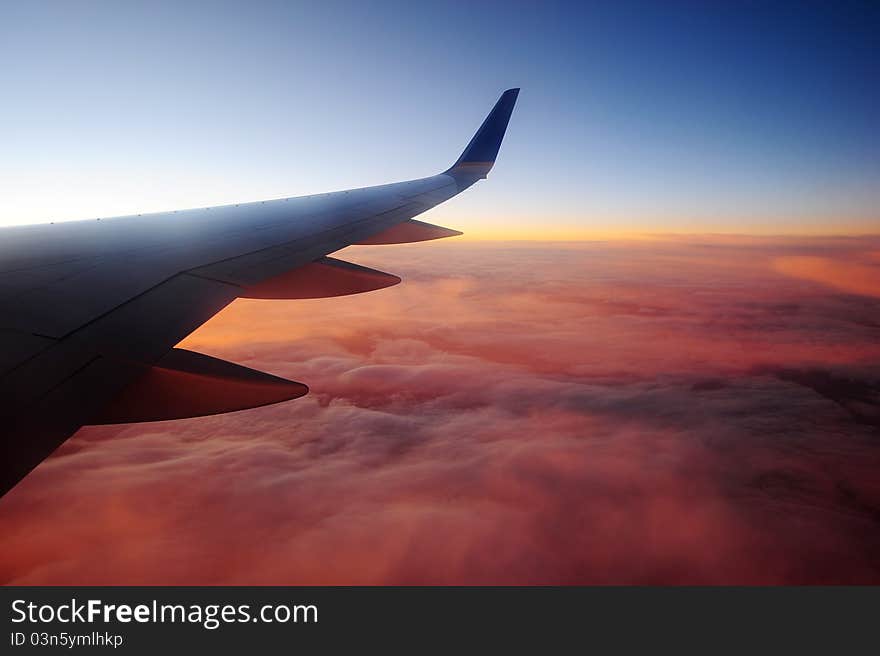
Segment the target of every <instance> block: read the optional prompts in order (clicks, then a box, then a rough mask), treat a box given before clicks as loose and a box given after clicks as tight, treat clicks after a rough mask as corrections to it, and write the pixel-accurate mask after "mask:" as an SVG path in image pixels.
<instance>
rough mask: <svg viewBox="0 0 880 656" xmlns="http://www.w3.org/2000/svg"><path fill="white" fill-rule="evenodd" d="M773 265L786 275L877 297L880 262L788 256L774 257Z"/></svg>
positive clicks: (879, 294)
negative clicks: (879, 263)
mask: <svg viewBox="0 0 880 656" xmlns="http://www.w3.org/2000/svg"><path fill="white" fill-rule="evenodd" d="M868 257H869V258H872V259H874V260H876V259H877V254H876V253H870V254H868ZM866 259H867V258H866ZM773 266H774V268H775V269H776V270H777V271H779V272H780V273H784V274H785V275H787V276H792V277H795V278H801V279H803V280H811V281H813V282H818V283H820V284H822V285H828V286H829V287H833V288H835V289H839V290H841V291H845V292H849V293H852V294H862V295H864V296H874V297H880V265H878V264H873V263H870V261H867V262H864V263H863V262H848V261H839V260H834V259H831V258H827V257H815V256H809V255H789V256H785V257H779V258H776V259H775V260H774V262H773Z"/></svg>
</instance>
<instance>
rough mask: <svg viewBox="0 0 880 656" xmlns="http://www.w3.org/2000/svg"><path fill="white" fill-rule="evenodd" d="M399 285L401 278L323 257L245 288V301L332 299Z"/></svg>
mask: <svg viewBox="0 0 880 656" xmlns="http://www.w3.org/2000/svg"><path fill="white" fill-rule="evenodd" d="M399 282H400V278H399V277H398V276H395V275H392V274H390V273H385V272H383V271H377V270H376V269H370V268H368V267H365V266H360V265H359V264H353V263H351V262H345V261H344V260H337V259H336V258H334V257H322V258H321V259H319V260H316V261H314V262H312V263H310V264H306V265H304V266H301V267H298V268H296V269H293V270H292V271H288V272H286V273H282V274H280V275H277V276H274V277H272V278H269V279H268V280H264V281H263V282H260V283H257V284H255V285H250V286H247V287H245V288H244V293H243V294H241V298H257V299H277V300H292V299H300V298H329V297H331V296H347V295H349V294H361V293H363V292H371V291H374V290H377V289H384V288H385V287H391V286H392V285H396V284H398V283H399Z"/></svg>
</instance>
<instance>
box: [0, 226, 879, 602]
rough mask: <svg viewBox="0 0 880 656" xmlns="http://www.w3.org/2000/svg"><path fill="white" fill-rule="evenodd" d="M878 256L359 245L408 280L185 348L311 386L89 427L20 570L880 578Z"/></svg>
mask: <svg viewBox="0 0 880 656" xmlns="http://www.w3.org/2000/svg"><path fill="white" fill-rule="evenodd" d="M878 252H880V251H878V242H876V241H872V240H869V239H857V240H801V241H793V240H771V239H766V240H733V239H728V240H720V239H704V240H685V239H675V240H666V241H652V242H607V243H587V244H568V245H566V244H535V243H531V244H520V245H510V244H508V245H505V244H467V243H464V244H454V243H450V244H445V243H443V244H436V245H434V244H427V245H412V246H399V247H374V248H365V247H364V248H356V249H349V250H348V251H346V252H345V253H343V254H342V257H347V258H349V259H351V260H352V261H356V262H358V263H362V264H365V265H367V266H372V267H376V268H379V269H384V270H388V271H391V272H393V273H397V274H400V275H402V276H403V278H404V283H403V284H402V285H399V286H397V287H393V288H390V289H387V290H382V291H379V292H375V293H371V294H365V295H361V296H357V297H349V298H337V299H326V300H311V301H298V302H289V303H288V302H276V301H239V302H237V303H235V304H233V305H232V306H230V307H229V308H228V309H227V310H226V311H225V312H223V313H222V314H221V315H218V316H217V317H216V318H215V319H213V320H212V321H211V322H209V323H208V324H206V325H205V326H204V327H203V328H202V329H200V330H199V331H198V332H197V333H195V334H194V335H192V336H191V337H190V338H189V339H188V340H187V341H186V343H185V344H184V345H185V346H186V347H187V348H190V349H193V350H198V351H202V352H206V353H209V354H211V355H214V356H217V357H222V358H226V359H229V360H233V361H235V362H240V363H242V364H245V365H247V366H250V367H255V368H258V369H263V370H266V371H269V372H271V373H274V374H277V375H281V376H285V377H288V378H291V379H294V380H299V381H302V382H305V383H307V384H308V385H309V386H310V387H311V390H312V393H311V394H310V395H309V396H307V397H304V398H302V399H299V400H296V401H293V402H290V403H286V404H281V405H277V406H272V407H267V408H261V409H256V410H251V411H245V412H240V413H234V414H230V415H224V416H219V417H210V418H202V419H192V420H186V421H180V422H167V423H156V424H143V425H132V426H116V427H92V428H86V429H83V430H82V431H80V433H78V434H77V436H76V437H74V438H73V439H71V440H70V441H68V443H67V444H65V445H64V446H63V447H62V448H61V449H60V450H59V451H58V452H57V453H56V454H55V456H53V457H52V458H50V459H49V460H48V461H47V462H45V463H44V464H43V465H41V466H40V467H39V468H38V469H37V470H36V471H34V472H33V473H32V474H31V475H30V476H29V477H28V478H27V479H26V480H25V481H23V482H22V483H21V484H20V485H19V486H18V487H17V488H15V489H14V490H13V491H12V492H11V493H10V494H8V495H7V496H6V497H4V498H3V499H2V500H0V527H2V533H0V581H2V582H4V583H20V584H41V583H54V584H65V583H81V584H105V583H106V584H123V583H131V584H137V583H140V584H164V583H167V584H174V583H178V584H224V583H230V584H276V583H277V584H330V583H335V584H361V583H391V584H400V583H402V584H410V583H443V584H476V583H502V584H507V583H527V584H531V583H563V584H567V583H644V584H685V583H746V584H749V583H880V559H878V557H877V554H878V553H880V477H878V476H877V472H878V471H880V433H878V425H880V412H878V408H880V339H878V337H880V299H878V298H877V297H876V296H877V294H875V293H874V287H873V283H870V285H868V286H866V284H865V283H864V282H863V280H864V276H862V274H863V273H864V272H865V271H868V272H869V273H870V275H873V276H875V279H876V275H877V272H878V270H880V260H878V258H877V253H878ZM805 272H806V273H805ZM854 272H858V276H857V277H858V278H859V279H858V280H856V279H853V280H849V279H848V276H856V273H854ZM869 280H871V279H869Z"/></svg>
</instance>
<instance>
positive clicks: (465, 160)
mask: <svg viewBox="0 0 880 656" xmlns="http://www.w3.org/2000/svg"><path fill="white" fill-rule="evenodd" d="M518 95H519V89H508V90H507V91H505V92H504V93H502V94H501V98H499V99H498V102H497V103H495V107H493V108H492V111H491V112H489V115H488V116H487V117H486V120H485V121H483V124H482V125H481V126H480V129H479V130H477V133H476V134H475V135H474V137H473V139H471V141H470V143H469V144H468V145H467V148H465V149H464V152H463V153H462V154H461V157H459V158H458V160H457V161H456V162H455V164H453V165H452V166H451V167H450V168H449V169H448V170H447V171H446V173H449V174H453V175H455V174H465V175H468V176H470V175H473V176H475V177H477V178H485V177H486V175H487V174H488V173H489V171H491V170H492V165H493V164H495V158H496V157H498V149H499V148H500V147H501V140H502V139H504V133H505V131H506V130H507V123H508V122H509V121H510V115H511V114H512V113H513V106H514V105H515V104H516V98H517V96H518Z"/></svg>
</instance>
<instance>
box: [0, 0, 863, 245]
mask: <svg viewBox="0 0 880 656" xmlns="http://www.w3.org/2000/svg"><path fill="white" fill-rule="evenodd" d="M878 31H880V9H878V7H877V4H876V3H871V2H867V3H825V2H798V3H791V4H790V5H789V4H787V3H759V2H745V1H744V2H731V3H715V2H676V1H673V2H663V3H657V2H614V3H589V2H583V3H582V2H576V3H575V2H572V3H565V2H542V3H525V2H485V3H458V2H433V3H412V2H384V3H383V2H378V3H338V2H322V3H289V2H247V3H244V2H241V3H235V2H212V3H201V4H200V3H190V2H178V1H175V2H158V1H157V2H151V3H117V2H78V3H70V2H28V3H12V2H6V3H3V4H2V6H0V57H2V58H3V61H4V62H5V63H4V66H3V67H2V70H0V88H2V96H3V99H2V103H0V143H2V144H3V148H2V152H0V224H3V225H5V224H16V223H34V222H42V221H49V220H56V221H57V220H66V219H77V218H93V217H97V216H114V215H122V214H130V213H140V212H149V211H159V210H167V209H182V208H186V207H200V206H205V205H216V204H222V203H234V202H242V201H246V200H258V199H264V198H273V197H281V196H290V195H304V194H308V193H317V192H322V191H332V190H337V189H345V188H352V187H359V186H366V185H373V184H381V183H385V182H391V181H397V180H405V179H410V178H413V177H421V176H427V175H431V174H434V173H436V172H438V171H441V170H443V169H445V168H446V167H447V166H448V165H449V164H451V163H452V162H453V161H454V160H455V158H456V157H457V156H458V154H459V153H460V151H461V150H462V149H463V147H464V145H465V144H466V143H467V140H468V139H469V138H470V136H471V134H472V133H473V131H474V130H475V129H476V128H477V126H478V125H479V124H480V122H481V120H482V119H483V117H484V116H485V114H486V113H487V112H488V110H489V109H490V107H491V105H492V103H493V102H494V101H495V100H496V98H497V97H498V95H499V94H500V93H501V92H502V91H503V90H504V89H506V88H509V87H514V86H515V87H521V88H522V92H521V94H520V99H519V103H518V106H517V108H516V111H515V113H514V116H513V119H512V121H511V124H510V128H509V130H508V135H507V138H506V140H505V142H504V145H503V147H502V151H501V155H500V159H499V162H498V165H497V166H496V168H495V170H494V171H493V173H492V175H491V182H490V183H488V184H484V185H480V189H479V193H474V192H471V193H468V194H464V195H462V196H460V197H458V198H456V199H453V200H452V201H450V202H449V203H446V204H444V205H443V206H441V207H439V208H437V209H436V210H434V211H433V212H432V213H431V219H430V220H435V221H436V222H437V223H445V224H449V225H450V226H452V227H455V228H458V229H460V230H463V231H464V232H465V233H466V235H468V236H469V237H470V238H492V239H510V238H527V239H536V238H541V239H576V238H583V237H590V236H595V235H604V236H614V235H632V234H642V233H658V232H661V233H662V232H689V233H707V232H728V233H740V234H749V233H756V234H777V233H780V234H814V233H826V234H856V233H874V232H878V231H880V216H878V212H877V207H878V206H880V52H878V51H880V45H878V39H877V38H876V35H877V33H878Z"/></svg>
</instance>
